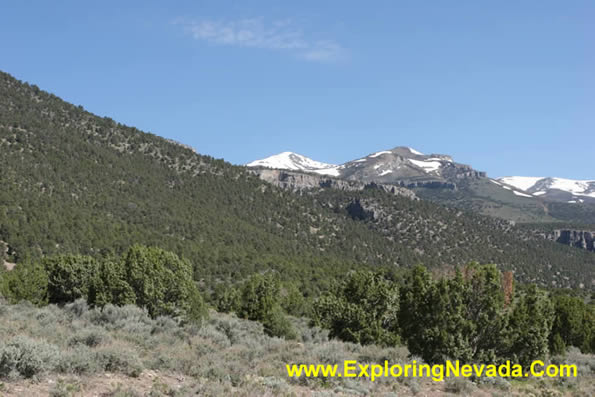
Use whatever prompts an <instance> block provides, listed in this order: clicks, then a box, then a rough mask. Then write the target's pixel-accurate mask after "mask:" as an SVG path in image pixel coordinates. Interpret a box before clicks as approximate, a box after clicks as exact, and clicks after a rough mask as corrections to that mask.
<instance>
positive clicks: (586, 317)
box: [550, 294, 594, 354]
mask: <svg viewBox="0 0 595 397" xmlns="http://www.w3.org/2000/svg"><path fill="white" fill-rule="evenodd" d="M552 302H553V306H554V319H553V323H552V330H551V333H550V350H551V353H552V354H562V353H564V352H565V350H566V347H568V346H575V347H578V348H580V349H581V350H582V351H583V352H584V353H589V352H591V351H592V349H591V340H592V338H593V325H594V322H593V308H592V307H590V306H588V305H587V304H585V303H584V302H583V300H582V299H580V298H578V297H574V296H570V295H567V294H558V295H555V296H553V297H552Z"/></svg>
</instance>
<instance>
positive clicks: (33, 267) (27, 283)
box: [0, 263, 48, 306]
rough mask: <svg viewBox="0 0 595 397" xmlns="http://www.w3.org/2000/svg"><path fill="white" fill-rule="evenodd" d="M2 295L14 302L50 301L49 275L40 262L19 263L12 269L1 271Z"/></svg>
mask: <svg viewBox="0 0 595 397" xmlns="http://www.w3.org/2000/svg"><path fill="white" fill-rule="evenodd" d="M0 295H2V296H4V297H6V298H7V299H8V300H9V301H10V302H12V303H18V302H20V301H23V300H25V301H29V302H31V303H33V304H34V305H37V306H43V305H46V304H47V303H48V275H47V272H46V270H45V268H44V266H43V265H41V264H40V263H19V264H18V265H17V266H15V268H14V269H13V270H11V271H9V272H8V271H6V272H0Z"/></svg>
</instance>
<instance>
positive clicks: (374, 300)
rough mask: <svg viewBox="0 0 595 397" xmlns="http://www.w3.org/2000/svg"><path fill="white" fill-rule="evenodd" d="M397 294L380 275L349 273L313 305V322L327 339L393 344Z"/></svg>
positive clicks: (396, 320) (396, 328) (396, 339)
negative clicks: (325, 331)
mask: <svg viewBox="0 0 595 397" xmlns="http://www.w3.org/2000/svg"><path fill="white" fill-rule="evenodd" d="M398 311H399V291H398V288H397V285H396V284H395V283H393V282H391V281H389V280H387V279H385V278H384V276H383V275H382V274H380V273H374V272H370V271H357V272H353V273H351V274H350V275H349V276H348V277H347V279H346V280H344V281H343V283H341V284H339V285H337V286H336V287H335V288H334V289H333V291H331V292H330V293H329V294H327V295H326V296H323V297H321V298H319V299H318V300H317V301H316V302H315V305H314V318H315V322H316V323H317V324H319V325H321V326H323V327H325V328H328V329H329V330H330V337H333V338H339V339H341V340H344V341H347V342H353V343H361V344H371V343H377V344H380V345H386V346H390V345H395V344H398V343H399V341H400V338H399V332H398V318H397V314H398Z"/></svg>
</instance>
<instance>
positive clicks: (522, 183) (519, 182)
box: [498, 176, 544, 190]
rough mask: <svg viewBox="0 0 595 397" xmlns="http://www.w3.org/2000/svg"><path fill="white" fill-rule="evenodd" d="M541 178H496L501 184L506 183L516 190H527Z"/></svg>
mask: <svg viewBox="0 0 595 397" xmlns="http://www.w3.org/2000/svg"><path fill="white" fill-rule="evenodd" d="M541 179H544V178H543V177H535V176H507V177H503V178H498V181H500V182H502V183H506V184H507V185H510V186H514V187H516V188H517V189H521V190H529V189H530V188H531V187H532V186H534V185H535V184H536V183H537V182H539V181H540V180H541Z"/></svg>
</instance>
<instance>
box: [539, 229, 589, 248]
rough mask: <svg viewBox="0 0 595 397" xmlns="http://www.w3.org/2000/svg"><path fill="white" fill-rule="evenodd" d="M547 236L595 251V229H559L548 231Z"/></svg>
mask: <svg viewBox="0 0 595 397" xmlns="http://www.w3.org/2000/svg"><path fill="white" fill-rule="evenodd" d="M545 238H547V239H549V240H553V241H556V242H558V243H560V244H565V245H569V246H571V247H577V248H582V249H586V250H587V251H595V246H594V245H595V242H594V239H595V231H590V230H568V229H566V230H564V229H559V230H554V231H552V232H548V233H546V234H545Z"/></svg>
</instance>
